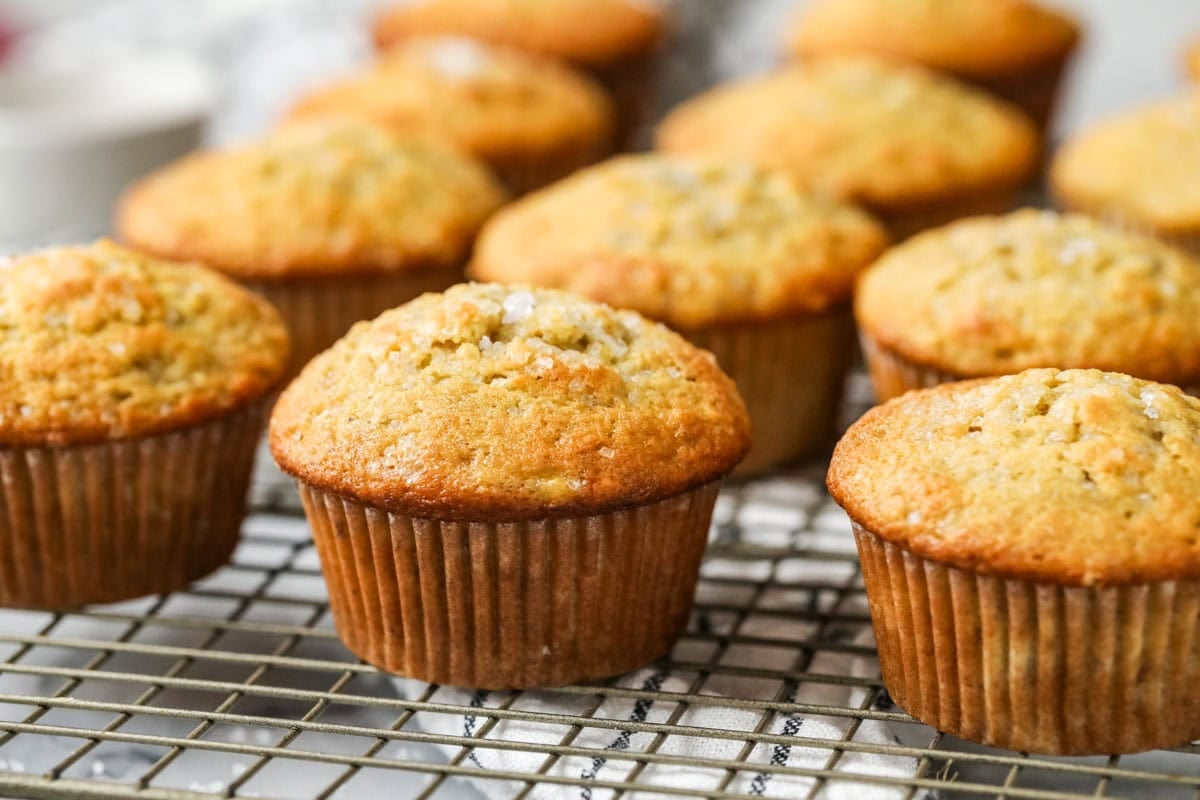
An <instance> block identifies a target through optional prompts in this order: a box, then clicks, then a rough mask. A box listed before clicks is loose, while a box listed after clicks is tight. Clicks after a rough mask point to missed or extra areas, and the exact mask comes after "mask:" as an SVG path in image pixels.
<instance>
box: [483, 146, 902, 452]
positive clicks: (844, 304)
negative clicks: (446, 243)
mask: <svg viewBox="0 0 1200 800" xmlns="http://www.w3.org/2000/svg"><path fill="white" fill-rule="evenodd" d="M886 241H887V236H886V233H885V232H884V230H883V228H882V227H881V226H880V225H879V224H878V223H876V222H875V221H874V220H872V219H871V218H870V217H869V216H868V215H867V214H865V213H863V212H861V211H859V210H857V209H855V208H853V207H851V206H849V205H846V204H844V203H840V202H838V201H834V200H829V199H827V198H822V197H821V196H819V195H814V194H812V193H810V192H806V191H804V190H802V189H799V188H797V187H796V186H795V185H794V184H793V183H792V182H791V181H790V180H789V178H788V177H787V176H786V175H785V174H784V173H779V172H772V171H769V170H765V169H762V168H759V167H755V166H753V165H751V164H749V163H740V162H732V163H727V162H721V161H711V160H704V159H687V158H682V157H672V156H664V155H657V154H656V155H644V156H626V157H622V158H618V159H614V160H611V161H608V162H605V163H603V164H600V165H598V166H595V167H592V168H590V169H588V170H585V171H583V172H581V173H578V174H577V175H574V176H572V177H570V178H568V179H566V180H565V181H562V182H561V183H559V184H556V185H555V186H552V187H549V188H547V189H544V190H542V191H540V192H537V193H535V194H532V195H530V196H528V197H526V198H523V199H522V200H519V201H517V202H516V203H514V204H513V205H511V206H509V207H508V208H507V209H505V210H503V211H501V212H500V213H499V214H498V215H497V216H496V217H495V218H494V219H493V220H492V221H491V222H490V223H489V224H488V225H487V226H486V227H485V228H484V231H483V232H482V233H481V234H480V238H479V243H478V246H477V248H476V252H475V256H474V259H473V260H472V262H471V266H470V273H471V275H472V276H473V277H475V278H479V279H481V280H490V281H501V282H506V283H531V284H534V285H538V286H549V287H553V288H558V289H566V290H568V291H571V292H574V293H576V294H580V295H583V296H585V297H590V298H592V299H594V300H600V301H602V302H605V303H608V304H610V305H613V306H616V307H618V308H628V309H633V310H634V311H638V312H640V313H642V314H645V315H646V316H648V317H650V318H651V319H655V320H658V321H661V322H664V323H666V324H667V325H670V326H671V327H673V328H675V329H676V330H678V331H680V332H681V333H683V334H684V335H685V336H686V337H687V338H688V339H690V340H691V341H692V342H693V343H695V344H697V345H699V346H700V347H703V348H705V349H706V350H709V351H711V352H712V353H714V354H715V355H716V356H717V361H718V363H719V364H720V365H721V367H722V369H724V370H725V372H726V373H727V374H728V375H729V376H730V377H732V378H733V379H734V381H736V382H737V385H738V390H739V392H740V393H741V395H742V397H743V399H744V400H745V402H746V405H747V408H748V409H749V413H750V420H751V423H752V428H753V442H754V444H753V447H752V448H751V451H750V454H749V456H747V458H746V460H745V461H743V462H742V464H741V465H740V466H739V467H738V473H737V474H739V475H748V474H753V473H756V472H761V471H763V470H765V469H767V468H768V467H771V466H775V465H778V464H780V463H783V462H787V461H790V460H793V459H795V458H796V457H798V456H800V455H801V454H803V453H804V452H806V451H808V450H810V449H812V448H813V447H814V446H815V445H817V444H820V443H822V442H824V441H826V440H827V439H828V436H829V431H831V430H832V428H833V426H834V422H835V419H836V415H837V411H838V407H839V401H840V400H841V396H842V386H843V383H844V381H845V376H846V370H847V368H848V367H849V365H850V362H851V360H852V342H853V325H852V323H851V320H850V311H849V298H850V293H851V289H852V287H853V285H854V278H855V276H856V275H857V273H858V271H859V270H860V269H862V268H863V267H864V266H866V265H867V264H868V263H869V262H870V261H871V260H872V259H874V258H875V257H876V256H877V255H878V254H879V253H880V252H881V251H882V249H883V247H884V245H885V243H886Z"/></svg>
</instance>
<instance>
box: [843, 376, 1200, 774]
mask: <svg viewBox="0 0 1200 800" xmlns="http://www.w3.org/2000/svg"><path fill="white" fill-rule="evenodd" d="M1198 428H1200V400H1197V399H1196V398H1193V397H1190V396H1188V395H1186V394H1184V393H1183V392H1181V391H1180V390H1179V389H1178V388H1176V387H1174V386H1166V385H1162V384H1157V383H1152V382H1150V381H1143V380H1139V379H1137V378H1131V377H1129V376H1127V375H1120V374H1117V373H1111V372H1100V371H1098V370H1068V371H1059V370H1055V369H1035V370H1028V371H1026V372H1022V373H1019V374H1017V375H1009V376H1005V377H1002V378H997V379H994V380H990V381H989V380H980V381H968V382H962V383H952V384H944V385H942V386H938V387H936V388H934V389H928V390H924V391H919V392H912V393H910V394H907V395H905V396H904V397H901V398H899V399H896V400H893V401H891V402H890V403H888V404H886V405H883V406H880V407H877V408H875V409H873V410H872V411H869V412H867V414H866V416H864V417H863V418H862V419H861V420H859V422H857V423H856V424H855V425H854V426H852V427H851V428H850V430H849V431H848V432H847V433H846V437H845V438H844V439H843V440H842V441H841V443H840V444H839V445H838V447H837V450H836V451H835V452H834V456H833V462H832V464H831V465H830V468H829V479H828V483H829V490H830V492H832V493H833V496H834V498H835V499H836V500H837V502H838V503H840V504H841V505H842V507H843V508H845V510H846V512H847V513H848V514H849V515H850V520H851V523H852V525H853V528H854V535H855V539H856V541H857V543H858V552H859V556H860V559H861V561H862V573H863V581H864V583H865V586H866V591H867V599H868V601H869V603H870V607H871V617H872V620H873V621H874V626H875V637H876V640H877V642H878V647H879V659H880V665H881V667H882V670H883V681H884V684H885V685H886V686H887V689H888V691H889V692H890V693H891V696H892V697H893V698H894V699H895V700H896V702H898V703H899V704H900V705H901V706H903V707H904V708H905V709H906V710H907V711H908V712H909V713H910V714H912V715H913V716H914V717H916V718H917V719H919V720H921V721H922V722H925V723H926V724H929V725H931V726H933V727H935V728H937V729H938V730H940V731H945V732H947V733H951V734H953V735H955V736H961V737H963V738H967V739H972V740H974V741H978V742H982V743H984V744H988V745H994V746H997V747H1005V748H1008V749H1011V750H1020V751H1024V752H1033V753H1047V754H1062V755H1083V754H1097V755H1107V754H1111V753H1131V752H1136V751H1140V750H1149V749H1153V748H1158V747H1171V746H1175V745H1182V744H1184V743H1186V742H1190V741H1192V740H1193V739H1196V738H1198V737H1200V636H1197V635H1196V632H1197V631H1198V630H1200V544H1198V539H1197V535H1196V531H1197V529H1198V528H1200V504H1197V503H1196V497H1197V494H1198V493H1200V478H1198V477H1197V476H1198V475H1200V443H1198V441H1197V438H1196V430H1197V429H1198Z"/></svg>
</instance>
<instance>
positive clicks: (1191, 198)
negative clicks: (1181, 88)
mask: <svg viewBox="0 0 1200 800" xmlns="http://www.w3.org/2000/svg"><path fill="white" fill-rule="evenodd" d="M1198 132H1200V90H1196V89H1192V90H1190V91H1189V92H1187V93H1186V94H1182V95H1179V96H1177V97H1173V98H1171V99H1168V100H1162V101H1158V102H1154V103H1150V104H1147V105H1143V106H1141V107H1139V108H1135V109H1133V110H1131V111H1126V112H1124V113H1121V114H1118V115H1116V116H1114V117H1110V118H1109V119H1107V120H1104V121H1102V122H1100V123H1098V124H1096V125H1093V126H1092V127H1090V128H1088V129H1086V130H1084V131H1083V132H1082V133H1080V134H1079V135H1078V136H1076V137H1075V138H1073V139H1071V140H1070V141H1068V142H1067V143H1066V144H1065V145H1064V146H1063V147H1062V149H1061V150H1059V152H1058V154H1057V155H1056V156H1055V158H1054V161H1053V163H1052V164H1051V169H1050V184H1051V187H1052V189H1053V192H1054V194H1055V195H1056V196H1057V198H1058V199H1059V200H1060V201H1061V202H1062V203H1063V204H1064V205H1065V206H1067V207H1069V208H1072V209H1075V210H1078V211H1083V212H1085V213H1088V214H1093V215H1095V216H1100V217H1109V218H1114V219H1117V220H1120V221H1122V222H1123V223H1125V224H1132V225H1137V226H1141V227H1142V228H1144V229H1147V230H1151V231H1154V232H1160V233H1164V234H1176V235H1178V234H1184V235H1194V234H1197V233H1200V148H1197V147H1196V140H1197V136H1198V135H1200V133H1198Z"/></svg>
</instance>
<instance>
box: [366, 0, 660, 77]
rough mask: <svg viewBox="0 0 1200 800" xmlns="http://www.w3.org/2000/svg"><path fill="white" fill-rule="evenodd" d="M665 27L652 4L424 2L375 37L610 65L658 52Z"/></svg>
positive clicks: (395, 14)
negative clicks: (443, 41) (462, 39)
mask: <svg viewBox="0 0 1200 800" xmlns="http://www.w3.org/2000/svg"><path fill="white" fill-rule="evenodd" d="M581 23H583V24H581ZM665 24H666V23H665V17H664V13H663V9H662V8H661V7H660V6H659V5H658V3H656V2H654V0H421V1H420V2H409V3H405V4H403V5H400V6H398V7H396V8H390V9H387V10H385V11H384V12H383V13H381V14H380V15H379V16H378V17H377V18H376V20H375V24H374V26H373V33H374V37H375V42H376V44H378V45H379V46H380V47H391V46H392V45H394V44H396V43H397V42H400V41H403V40H406V39H408V38H410V37H412V36H413V35H414V34H429V33H441V34H455V35H458V36H470V37H471V38H473V39H481V40H484V41H490V42H494V43H496V44H503V45H508V46H510V47H517V48H520V49H522V50H528V51H530V52H535V53H541V54H543V55H547V56H552V57H554V58H560V59H563V60H566V61H571V62H575V63H579V64H592V65H608V64H610V63H612V62H615V61H620V60H621V59H624V58H627V57H629V56H631V55H635V54H638V53H642V52H645V51H646V50H651V49H654V48H655V47H657V46H658V44H659V42H660V41H661V39H662V37H663V33H664V28H665Z"/></svg>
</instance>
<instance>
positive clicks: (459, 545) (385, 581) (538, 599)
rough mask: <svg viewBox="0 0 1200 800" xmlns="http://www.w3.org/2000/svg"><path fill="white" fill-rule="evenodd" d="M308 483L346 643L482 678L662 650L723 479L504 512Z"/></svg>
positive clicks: (540, 674)
mask: <svg viewBox="0 0 1200 800" xmlns="http://www.w3.org/2000/svg"><path fill="white" fill-rule="evenodd" d="M299 485H300V496H301V499H302V500H303V502H304V508H305V511H306V513H307V515H308V519H309V523H310V524H311V525H312V529H313V538H314V540H315V542H316V546H317V552H318V554H319V556H320V559H321V568H322V570H323V572H324V575H325V580H326V583H327V584H328V585H329V602H330V606H331V608H332V611H333V620H334V624H335V626H336V628H337V631H338V634H339V635H340V636H341V638H342V641H343V642H344V643H345V644H346V646H347V647H349V648H350V649H351V650H352V651H354V652H355V653H356V654H358V655H359V656H361V657H362V658H363V659H364V660H366V661H368V662H370V663H372V664H375V665H376V666H378V667H381V668H383V669H385V670H388V671H390V672H395V673H398V674H401V675H405V676H408V677H412V678H419V679H421V680H424V681H429V682H432V683H446V684H453V685H457V686H469V687H475V688H483V689H516V688H527V687H535V686H558V685H563V684H566V683H572V682H576V681H583V680H590V679H595V678H603V677H607V676H610V675H615V674H618V673H621V672H626V671H629V670H631V669H634V668H637V667H640V666H643V665H645V664H647V663H649V662H651V661H653V660H654V659H656V658H659V657H661V656H663V655H665V654H666V653H667V652H668V651H669V650H670V649H671V646H672V645H673V644H674V643H675V642H676V640H677V639H678V638H679V636H680V635H681V634H682V632H683V630H684V627H685V625H686V623H687V619H688V614H689V612H690V609H691V607H692V599H693V594H694V591H695V586H696V579H697V577H698V574H699V570H700V559H701V556H702V555H703V553H704V547H705V544H706V542H707V538H708V527H709V521H710V518H711V516H712V508H713V503H714V502H715V501H716V497H717V490H718V488H719V482H714V483H710V484H707V485H705V486H702V487H700V488H698V489H694V490H692V491H689V492H686V493H683V494H680V495H677V496H675V497H671V498H668V499H666V500H662V501H659V502H657V503H652V504H648V505H644V506H637V507H633V508H628V509H622V510H615V511H612V512H609V513H605V514H599V515H596V516H588V517H575V518H563V519H542V520H535V521H526V522H498V523H497V522H452V521H444V522H443V521H437V520H430V519H416V518H413V517H407V516H404V515H402V514H396V513H390V512H387V511H384V510H381V509H379V508H375V507H373V506H370V505H366V504H363V503H360V502H358V501H356V500H351V499H348V498H345V497H343V496H340V495H337V494H333V493H329V492H326V491H323V490H321V489H317V488H315V487H313V486H311V485H308V484H305V483H303V482H300V484H299Z"/></svg>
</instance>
